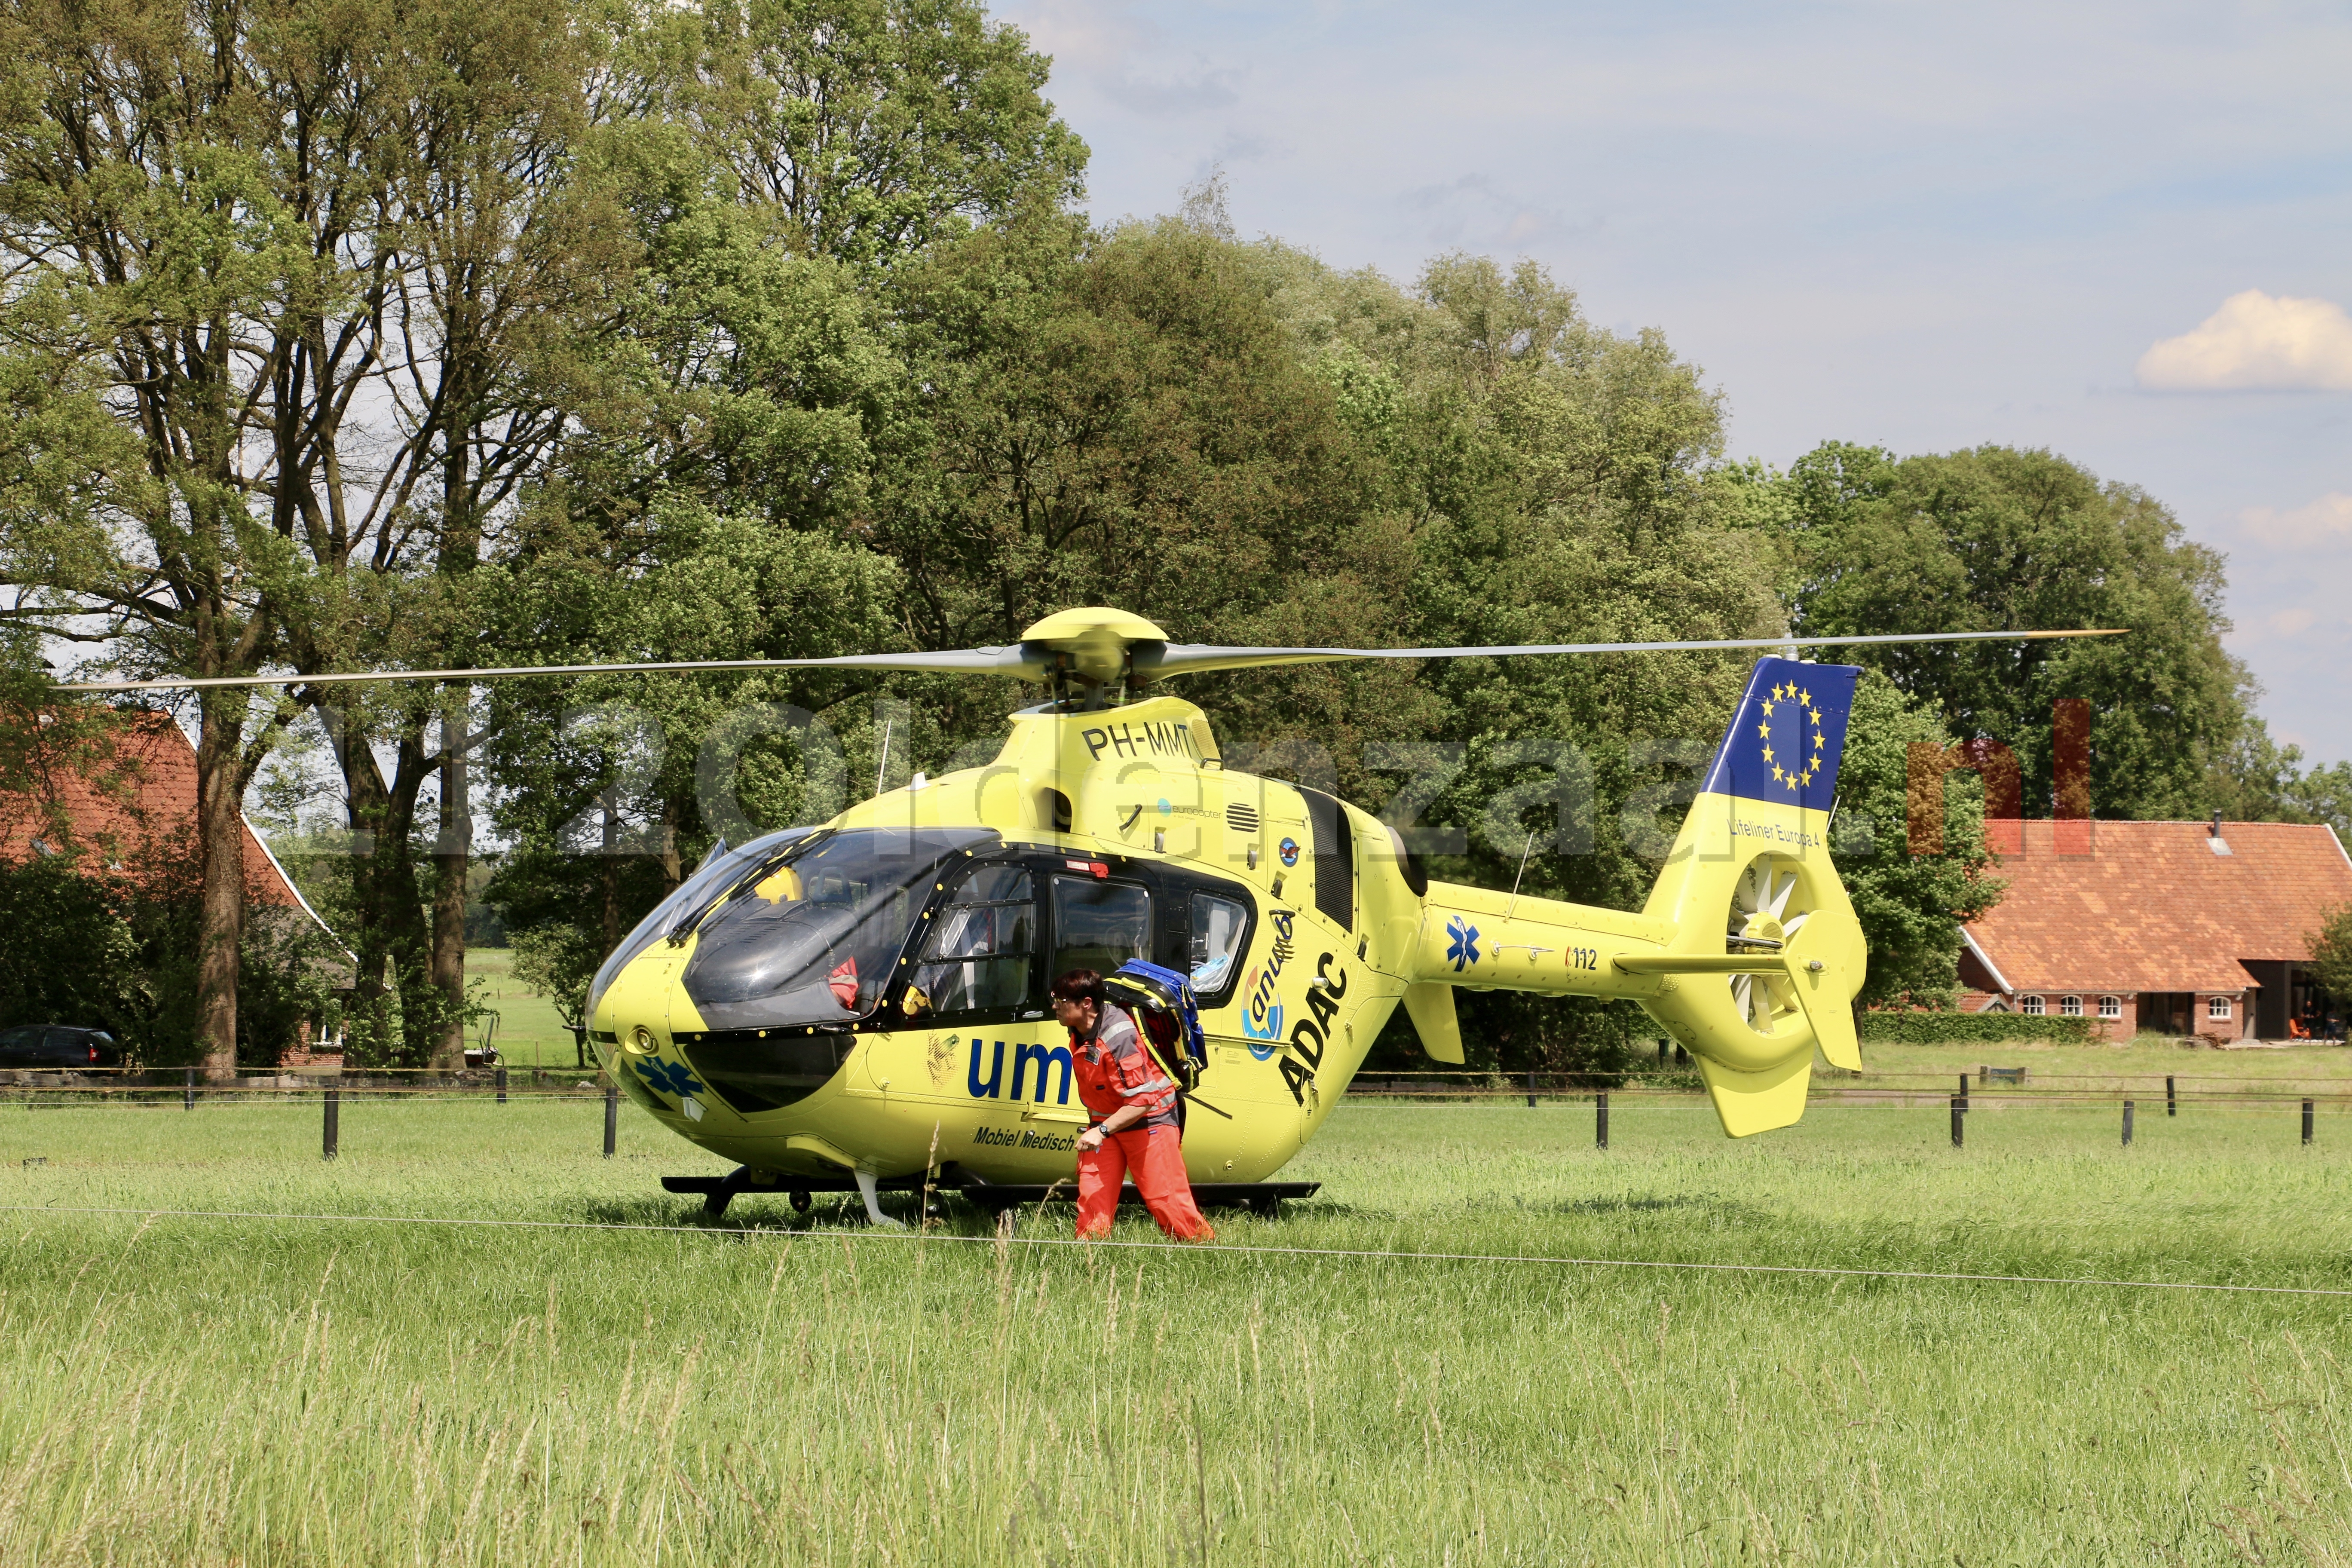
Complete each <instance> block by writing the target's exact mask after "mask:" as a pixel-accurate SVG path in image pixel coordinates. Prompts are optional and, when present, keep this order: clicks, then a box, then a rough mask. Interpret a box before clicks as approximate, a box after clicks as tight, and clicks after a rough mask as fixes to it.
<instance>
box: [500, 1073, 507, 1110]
mask: <svg viewBox="0 0 2352 1568" xmlns="http://www.w3.org/2000/svg"><path fill="white" fill-rule="evenodd" d="M506 1102H507V1069H506V1068H503V1067H501V1068H499V1104H500V1105H504V1104H505V1103H506Z"/></svg>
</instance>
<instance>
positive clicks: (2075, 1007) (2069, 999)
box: [2058, 996, 2083, 1018]
mask: <svg viewBox="0 0 2352 1568" xmlns="http://www.w3.org/2000/svg"><path fill="white" fill-rule="evenodd" d="M2058 1011H2059V1013H2060V1015H2061V1016H2064V1017H2068V1018H2079V1017H2081V1016H2083V999H2082V998H2081V997H2080V996H2061V997H2060V998H2058Z"/></svg>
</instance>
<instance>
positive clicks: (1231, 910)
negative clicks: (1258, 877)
mask: <svg viewBox="0 0 2352 1568" xmlns="http://www.w3.org/2000/svg"><path fill="white" fill-rule="evenodd" d="M1248 933H1249V907H1248V906H1247V905H1246V904H1244V903H1242V902H1241V901H1240V900H1236V899H1226V898H1220V897H1218V896H1217V895H1216V894H1214V893H1195V894H1193V895H1192V952H1190V953H1189V954H1187V955H1186V967H1187V968H1188V969H1189V970H1190V972H1191V973H1192V989H1193V991H1194V992H1196V993H1197V994H1200V995H1201V996H1202V997H1209V996H1214V995H1216V994H1219V993H1221V992H1223V991H1224V990H1225V989H1226V988H1227V987H1228V986H1230V985H1231V984H1233V979H1234V965H1235V964H1237V963H1240V962H1241V957H1242V938H1243V937H1244V936H1246V935H1247V934H1248Z"/></svg>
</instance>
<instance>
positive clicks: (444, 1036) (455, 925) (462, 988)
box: [433, 698, 474, 1070]
mask: <svg viewBox="0 0 2352 1568" xmlns="http://www.w3.org/2000/svg"><path fill="white" fill-rule="evenodd" d="M466 721H467V712H466V705H465V702H464V700H463V699H462V698H460V699H459V700H456V701H453V702H452V703H451V704H450V706H449V707H448V708H447V709H446V710H444V711H443V713H442V716H441V832H440V836H439V837H438V838H437V840H436V842H435V844H434V847H433V865H434V869H435V872H436V882H435V887H434V893H433V985H434V988H435V989H436V990H437V991H439V992H440V993H441V1005H442V1008H443V1013H442V1019H441V1026H440V1029H439V1030H438V1031H437V1037H436V1039H435V1041H434V1046H433V1065H434V1066H435V1067H436V1068H444V1069H449V1070H454V1069H456V1068H460V1067H463V1066H464V1065H465V1062H466V874H467V869H468V868H469V867H470V866H471V864H472V860H471V856H472V852H473V844H474V817H473V812H472V810H471V807H470V805H469V803H468V802H467V795H466V789H467V778H466V750H467V745H468V744H469V743H470V742H471V740H472V737H471V736H470V735H468V734H467V729H466Z"/></svg>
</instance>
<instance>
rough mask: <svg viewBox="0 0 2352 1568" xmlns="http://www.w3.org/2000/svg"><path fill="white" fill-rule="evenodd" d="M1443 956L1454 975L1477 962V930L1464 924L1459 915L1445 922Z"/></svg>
mask: <svg viewBox="0 0 2352 1568" xmlns="http://www.w3.org/2000/svg"><path fill="white" fill-rule="evenodd" d="M1445 956H1446V959H1447V961H1448V962H1449V963H1452V964H1453V965H1454V973H1456V974H1459V973H1462V971H1463V970H1464V969H1465V967H1467V966H1468V965H1470V964H1473V963H1477V962H1478V928H1477V927H1476V926H1474V925H1466V924H1465V923H1464V922H1463V920H1462V917H1461V916H1460V915H1455V916H1454V918H1453V919H1452V920H1450V921H1446V922H1445Z"/></svg>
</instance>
